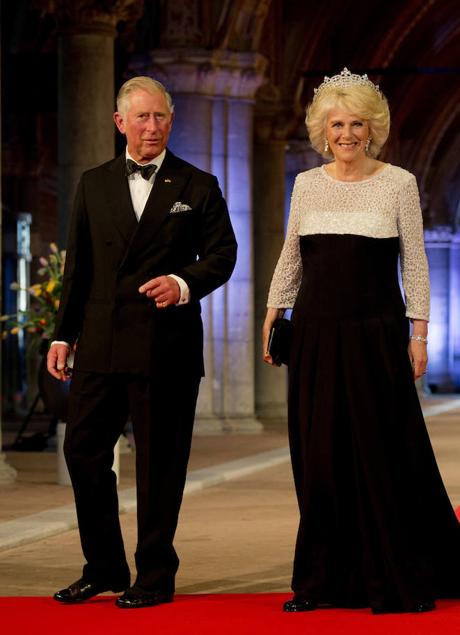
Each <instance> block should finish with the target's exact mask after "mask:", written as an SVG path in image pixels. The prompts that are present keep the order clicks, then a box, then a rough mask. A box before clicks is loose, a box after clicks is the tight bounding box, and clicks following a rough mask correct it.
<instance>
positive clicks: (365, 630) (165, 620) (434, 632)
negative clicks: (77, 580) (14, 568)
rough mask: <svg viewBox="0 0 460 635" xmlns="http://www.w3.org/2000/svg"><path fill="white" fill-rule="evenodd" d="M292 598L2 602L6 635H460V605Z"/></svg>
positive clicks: (107, 598) (229, 596)
mask: <svg viewBox="0 0 460 635" xmlns="http://www.w3.org/2000/svg"><path fill="white" fill-rule="evenodd" d="M289 597H290V595H289V594H286V593H254V594H251V595H246V594H244V595H243V594H222V595H179V596H177V597H176V600H175V602H173V603H172V604H163V605H162V606H158V607H155V608H148V609H137V610H121V609H118V608H117V607H116V606H115V605H114V598H113V597H112V596H100V597H99V598H94V599H93V600H90V601H89V602H87V603H85V604H84V605H79V606H66V605H62V604H58V603H57V602H55V601H54V600H52V599H51V598H46V597H12V598H7V597H2V598H0V616H1V617H0V623H1V627H2V632H3V633H14V635H88V634H89V635H92V634H93V633H94V634H96V633H97V634H98V635H99V634H102V635H122V634H123V635H127V634H128V635H133V634H134V635H143V634H144V633H145V634H146V635H147V634H148V635H150V634H151V635H258V634H259V633H260V634H261V635H274V634H276V635H338V634H339V635H351V634H353V635H438V634H439V635H453V634H454V633H455V634H456V635H458V634H459V633H460V601H440V602H438V608H437V610H435V611H432V612H430V613H422V614H420V615H414V614H407V613H405V614H400V615H372V614H371V613H370V611H369V610H367V609H363V610H361V609H360V610H342V609H322V610H317V611H313V612H311V613H303V614H298V615H296V614H286V613H283V612H282V611H281V605H282V602H283V601H284V600H286V599H287V598H289Z"/></svg>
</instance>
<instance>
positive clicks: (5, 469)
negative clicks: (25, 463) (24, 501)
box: [0, 452, 18, 485]
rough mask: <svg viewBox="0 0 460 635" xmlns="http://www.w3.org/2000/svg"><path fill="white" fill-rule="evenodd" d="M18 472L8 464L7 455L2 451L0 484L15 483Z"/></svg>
mask: <svg viewBox="0 0 460 635" xmlns="http://www.w3.org/2000/svg"><path fill="white" fill-rule="evenodd" d="M17 475H18V473H17V472H16V470H15V469H14V467H11V465H8V463H7V462H6V457H5V455H4V454H3V452H0V485H8V484H9V483H14V482H15V481H16V478H17Z"/></svg>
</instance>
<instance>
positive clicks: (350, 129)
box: [326, 108, 370, 162]
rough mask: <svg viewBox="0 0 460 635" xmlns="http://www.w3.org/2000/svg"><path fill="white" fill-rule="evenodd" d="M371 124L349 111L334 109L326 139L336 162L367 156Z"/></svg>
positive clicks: (330, 112) (330, 114)
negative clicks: (366, 150)
mask: <svg viewBox="0 0 460 635" xmlns="http://www.w3.org/2000/svg"><path fill="white" fill-rule="evenodd" d="M369 136H370V130H369V124H368V122H367V120H366V119H362V118H361V117H358V116H356V115H353V114H352V113H350V112H348V111H347V110H341V109H340V108H333V109H332V110H330V111H329V113H328V115H327V121H326V139H327V140H328V142H329V149H330V150H331V152H332V154H333V155H334V159H335V160H336V161H347V162H350V161H355V160H359V159H360V158H363V157H364V156H365V154H366V152H365V149H366V142H367V139H368V138H369Z"/></svg>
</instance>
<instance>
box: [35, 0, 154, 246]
mask: <svg viewBox="0 0 460 635" xmlns="http://www.w3.org/2000/svg"><path fill="white" fill-rule="evenodd" d="M41 4H42V5H45V12H51V13H53V14H54V15H55V16H56V18H57V22H58V27H59V42H58V51H59V58H58V90H59V96H58V133H59V147H58V164H59V178H58V209H59V228H58V229H59V231H58V240H59V244H60V245H64V244H65V242H66V239H67V226H68V222H69V217H70V214H71V211H72V206H73V200H74V197H75V191H76V187H77V184H78V181H79V179H80V176H81V173H82V172H83V171H84V170H87V169H88V168H91V167H94V166H96V165H98V164H100V163H103V162H104V161H108V160H109V159H112V158H113V155H114V125H113V120H112V114H113V111H114V56H113V48H114V46H113V44H114V39H115V35H116V25H117V23H118V22H119V21H120V20H132V19H134V18H135V17H138V16H139V15H140V13H141V11H142V8H143V2H139V1H136V0H111V1H109V2H106V3H101V2H99V1H98V0H52V1H49V0H46V1H45V0H43V2H42V3H41Z"/></svg>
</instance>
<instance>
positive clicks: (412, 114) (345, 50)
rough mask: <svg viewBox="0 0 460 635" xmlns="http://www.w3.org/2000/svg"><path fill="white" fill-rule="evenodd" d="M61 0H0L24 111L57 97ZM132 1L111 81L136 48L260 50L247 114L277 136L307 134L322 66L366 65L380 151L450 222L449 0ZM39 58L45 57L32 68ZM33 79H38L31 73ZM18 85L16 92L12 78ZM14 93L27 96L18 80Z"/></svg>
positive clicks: (453, 168) (434, 212)
mask: <svg viewBox="0 0 460 635" xmlns="http://www.w3.org/2000/svg"><path fill="white" fill-rule="evenodd" d="M68 1H70V0H56V1H55V2H51V3H50V2H49V1H48V0H43V1H42V0H34V2H27V1H26V0H16V1H15V3H7V4H6V3H2V10H3V13H4V16H2V25H4V26H2V30H3V33H2V46H3V52H2V62H3V66H4V67H5V64H11V65H12V66H11V68H14V64H16V65H17V66H16V68H18V70H19V71H21V75H20V76H21V77H23V76H24V71H25V70H26V69H27V67H28V68H29V69H30V70H31V71H32V74H34V73H38V74H40V73H41V74H42V78H41V82H40V85H41V86H44V87H45V88H46V91H45V94H44V96H43V97H42V99H40V100H37V99H36V95H34V98H33V100H31V103H30V104H28V105H27V108H28V109H29V111H30V110H31V109H33V108H35V109H36V110H40V108H42V105H43V104H45V107H46V108H47V109H48V110H50V109H53V108H55V107H56V97H55V95H53V96H50V91H52V89H53V85H54V84H53V81H55V80H54V79H53V77H51V76H50V75H49V73H55V64H54V65H53V63H51V64H50V61H51V62H52V60H53V59H55V56H56V48H57V44H56V43H57V37H56V24H55V22H54V20H53V18H50V17H49V16H46V15H44V14H41V13H40V8H41V9H43V8H44V7H46V6H49V5H50V4H51V5H65V4H66V2H68ZM124 1H125V2H126V3H127V4H128V5H135V4H136V0H75V1H73V2H71V4H72V5H79V6H80V5H81V6H82V7H83V6H86V5H97V6H99V5H100V8H101V10H110V7H111V6H112V5H114V6H115V5H117V6H118V5H120V4H123V3H124ZM137 4H138V5H139V6H140V10H139V11H138V14H142V15H141V18H140V19H139V20H137V21H136V20H134V21H133V20H131V22H130V21H129V20H126V21H124V22H123V21H122V22H121V23H119V24H118V32H119V36H118V38H117V40H116V51H117V55H116V60H117V75H118V77H119V78H121V77H122V74H123V70H124V65H125V63H126V61H127V60H128V59H129V56H130V55H131V54H132V53H133V52H137V53H142V52H143V51H146V50H149V49H153V48H156V47H161V48H168V47H176V48H177V47H184V48H185V47H190V48H197V47H202V48H206V49H229V50H234V51H252V52H259V53H261V54H262V55H264V56H265V57H266V58H267V60H268V66H267V83H266V84H265V85H264V86H262V87H261V88H260V89H259V92H258V95H257V104H256V106H257V107H256V113H257V112H258V113H259V115H260V114H261V113H263V112H265V116H269V117H272V118H273V121H272V134H274V135H275V136H276V135H279V137H280V138H283V139H287V140H289V139H292V138H304V136H305V129H304V125H303V118H304V108H305V105H306V104H307V103H308V101H309V100H310V99H311V96H312V94H313V87H314V86H316V85H318V83H320V81H321V80H322V77H323V76H324V75H325V74H328V75H331V74H335V73H337V72H339V71H340V70H341V69H342V68H343V67H344V66H347V67H348V68H350V69H351V70H352V71H354V72H360V73H364V72H367V73H368V75H369V76H370V77H371V79H373V80H374V81H376V82H377V83H379V84H380V86H381V88H382V90H383V91H384V92H385V94H386V95H387V97H388V99H389V102H390V107H391V112H392V132H391V136H390V140H389V142H388V144H387V147H386V149H385V150H384V155H383V158H385V160H388V161H391V162H393V163H396V164H399V165H402V166H403V167H405V168H407V169H409V170H411V171H413V172H415V173H416V174H417V176H418V179H419V183H420V185H421V189H422V198H423V203H424V207H425V220H426V222H427V224H428V225H430V224H450V225H452V226H458V224H459V223H460V219H459V214H460V212H459V210H460V205H459V201H460V161H459V160H458V155H459V154H460V105H459V104H460V4H459V1H458V0H386V1H385V2H383V1H382V0H367V1H366V2H365V3H361V2H357V1H356V0H144V2H142V0H138V2H137ZM141 5H142V6H141ZM138 9H139V7H138ZM6 31H7V33H6ZM53 56H54V57H53ZM40 59H41V60H45V62H42V63H41V64H40V61H39V60H40ZM47 69H48V70H47ZM47 73H48V74H47ZM13 80H14V77H12V76H11V75H8V73H7V80H6V84H7V86H6V88H10V86H13ZM31 82H32V84H34V83H35V85H36V84H37V80H36V78H31ZM4 83H5V81H4ZM15 86H16V87H15V90H19V89H18V88H17V79H16V84H15ZM19 93H20V94H22V95H26V94H27V87H26V85H25V86H24V90H23V91H22V93H21V91H20V90H19ZM3 104H6V110H7V111H8V109H14V108H16V109H17V108H18V107H20V104H19V100H18V99H16V100H15V99H12V100H9V97H8V96H7V97H6V99H5V100H4V101H3ZM21 107H25V106H21ZM3 108H4V109H5V105H4V106H3ZM7 114H8V113H7ZM26 125H27V124H26ZM18 134H20V133H18ZM6 136H7V137H8V135H6ZM4 138H5V135H4ZM29 138H30V137H29ZM38 154H40V153H38Z"/></svg>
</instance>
